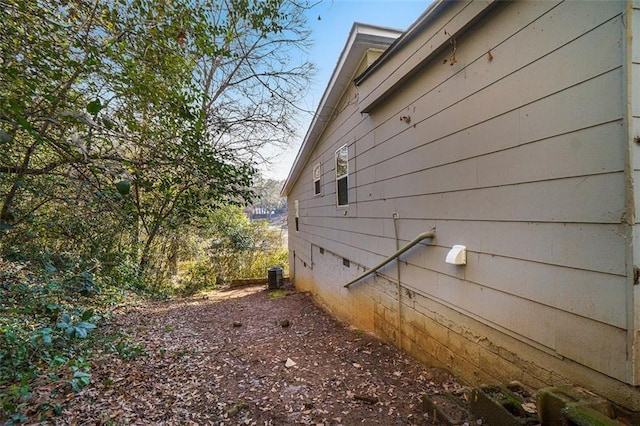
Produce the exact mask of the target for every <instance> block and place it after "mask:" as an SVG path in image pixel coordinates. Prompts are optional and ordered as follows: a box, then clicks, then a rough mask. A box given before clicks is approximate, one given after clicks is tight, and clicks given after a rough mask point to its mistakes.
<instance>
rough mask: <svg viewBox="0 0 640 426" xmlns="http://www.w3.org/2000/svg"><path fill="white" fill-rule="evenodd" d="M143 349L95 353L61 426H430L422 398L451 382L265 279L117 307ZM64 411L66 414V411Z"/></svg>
mask: <svg viewBox="0 0 640 426" xmlns="http://www.w3.org/2000/svg"><path fill="white" fill-rule="evenodd" d="M112 326H113V327H118V328H120V329H121V330H122V331H124V332H126V333H128V335H129V336H130V338H131V340H132V343H133V344H134V345H135V344H141V345H143V346H144V350H145V352H146V355H144V356H138V357H135V358H134V359H130V360H124V359H122V358H120V357H117V356H115V355H104V356H102V357H97V358H96V359H94V361H93V364H94V365H93V367H92V378H91V384H90V385H89V386H88V387H87V388H85V389H84V390H83V391H82V392H81V393H79V394H70V395H69V396H68V401H67V403H66V404H65V407H66V408H65V412H64V415H63V416H60V417H58V418H57V419H58V420H56V421H57V422H61V423H64V424H215V425H223V424H224V425H236V424H246V425H293V424H311V425H340V424H342V425H356V424H358V425H359V424H365V425H371V424H381V425H387V426H392V425H418V424H419V425H431V424H438V423H434V420H433V418H430V417H429V416H428V414H426V413H424V411H423V409H422V406H421V402H420V397H421V395H422V394H424V393H438V392H444V391H451V390H458V389H461V386H460V385H459V384H458V383H456V381H455V379H454V378H453V377H451V376H449V375H448V374H446V373H444V372H442V371H441V370H438V369H432V368H426V367H425V366H424V365H422V364H420V363H418V362H417V361H415V360H413V359H412V358H409V357H407V356H406V355H404V354H402V353H400V352H399V351H397V350H396V349H395V348H393V347H392V346H389V345H387V344H385V343H382V342H380V341H379V340H377V339H375V338H374V337H372V336H370V335H368V334H365V333H361V332H358V331H355V330H352V329H350V328H348V327H347V326H345V325H344V324H341V323H339V322H337V321H336V320H335V319H333V318H332V317H331V316H329V315H327V314H326V313H325V312H324V311H323V310H322V309H321V308H319V307H318V306H316V305H315V304H314V303H313V300H312V297H311V296H310V295H308V294H304V293H296V292H293V291H287V292H283V291H282V290H278V291H277V292H275V293H274V292H269V291H267V290H266V289H265V288H264V287H263V286H259V287H248V288H242V289H237V290H229V291H219V292H212V293H209V294H207V295H205V296H202V295H199V296H196V297H193V298H189V299H182V300H177V301H169V302H162V303H156V304H153V305H149V306H144V307H140V308H137V309H133V310H130V311H129V312H127V313H123V314H121V315H117V316H116V319H115V321H114V323H113V324H112ZM62 419H64V420H62Z"/></svg>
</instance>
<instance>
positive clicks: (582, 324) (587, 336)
mask: <svg viewBox="0 0 640 426" xmlns="http://www.w3.org/2000/svg"><path fill="white" fill-rule="evenodd" d="M620 309H621V310H622V309H623V308H622V307H621V308H620ZM556 327H557V329H558V331H557V336H556V350H557V352H558V353H559V354H561V355H563V356H566V357H567V358H569V359H572V360H574V361H576V362H578V363H580V364H583V365H586V366H588V367H591V368H593V369H595V370H597V371H601V372H603V373H605V374H607V375H609V376H611V377H614V378H616V379H619V380H623V381H625V380H626V366H627V359H626V353H627V351H626V346H627V333H626V332H625V331H624V330H621V329H618V328H614V327H610V326H608V325H606V324H602V323H598V322H595V321H591V320H589V319H588V318H583V317H578V316H573V315H558V316H557V325H556Z"/></svg>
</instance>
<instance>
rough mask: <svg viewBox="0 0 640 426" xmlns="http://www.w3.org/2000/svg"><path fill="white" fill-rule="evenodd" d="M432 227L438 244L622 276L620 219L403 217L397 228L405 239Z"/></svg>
mask: <svg viewBox="0 0 640 426" xmlns="http://www.w3.org/2000/svg"><path fill="white" fill-rule="evenodd" d="M381 220H382V219H381ZM432 227H435V228H436V238H435V239H434V242H433V243H434V244H437V245H438V246H443V247H452V246H453V245H455V244H462V245H466V246H467V247H469V249H470V250H473V251H474V252H478V253H485V254H490V255H497V256H505V257H511V258H514V259H522V260H531V261H534V262H539V263H546V264H550V265H557V266H565V267H570V268H576V269H583V270H589V271H595V272H603V273H608V274H615V275H620V276H624V275H626V261H625V256H626V251H625V246H626V240H625V235H624V227H623V226H622V225H620V224H610V225H601V224H573V223H535V222H490V221H488V222H477V221H447V220H439V221H422V220H402V219H401V221H400V223H399V226H398V228H399V229H398V230H399V234H400V238H401V239H402V241H403V243H404V242H406V241H410V240H411V239H412V238H413V237H414V236H415V235H417V234H418V233H420V232H423V231H425V230H429V229H431V228H432ZM391 232H393V230H391ZM386 236H387V237H389V238H392V237H393V235H392V234H391V235H388V234H387V235H386Z"/></svg>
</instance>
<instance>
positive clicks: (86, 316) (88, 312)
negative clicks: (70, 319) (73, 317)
mask: <svg viewBox="0 0 640 426" xmlns="http://www.w3.org/2000/svg"><path fill="white" fill-rule="evenodd" d="M91 318H93V309H87V310H86V311H84V312H83V313H82V317H80V319H81V320H82V321H88V320H90V319H91ZM91 325H93V324H91Z"/></svg>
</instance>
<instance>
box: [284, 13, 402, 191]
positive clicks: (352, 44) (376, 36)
mask: <svg viewBox="0 0 640 426" xmlns="http://www.w3.org/2000/svg"><path fill="white" fill-rule="evenodd" d="M402 34H403V31H402V30H399V29H395V28H389V27H382V26H377V25H371V24H363V23H360V22H354V24H353V25H352V27H351V30H350V31H349V36H348V38H347V41H346V43H345V45H344V47H343V48H342V52H341V53H340V56H339V57H338V61H337V62H336V66H335V67H334V69H333V72H332V74H331V78H330V79H329V83H328V85H327V87H326V88H325V90H324V93H323V95H322V98H321V100H320V102H319V104H318V108H317V109H316V112H315V114H314V116H313V119H312V121H311V124H310V125H309V128H308V129H307V133H306V135H305V137H304V139H303V141H302V144H301V145H300V148H299V150H298V154H297V155H296V159H295V160H294V162H293V165H292V167H291V170H290V171H289V175H288V176H287V179H286V180H285V183H284V185H283V187H282V190H281V191H280V194H281V195H283V196H286V195H288V193H289V192H290V190H291V188H292V186H293V184H294V183H295V181H296V180H297V179H298V177H299V176H300V173H301V172H302V169H303V168H304V166H305V164H306V162H307V157H308V155H309V153H310V152H311V150H312V149H313V148H314V147H315V144H316V142H317V140H318V138H319V137H320V135H322V132H323V131H324V129H325V127H326V125H327V124H328V123H329V121H330V119H331V118H332V116H333V112H334V111H333V110H334V105H335V103H336V102H337V101H338V100H339V99H340V96H342V94H343V93H344V89H345V88H346V86H347V85H348V84H350V83H351V82H352V81H353V74H354V73H355V71H356V69H357V66H358V65H359V64H360V61H361V59H362V53H363V52H364V51H366V49H370V48H375V47H378V48H380V47H383V48H385V49H386V48H388V46H390V45H392V44H393V42H394V41H395V40H396V39H397V38H398V37H400V36H401V35H402ZM359 45H362V46H361V47H362V49H364V50H361V49H357V47H358V46H359ZM358 52H360V55H358V57H357V58H356V57H354V55H356V54H357V53H358ZM383 55H384V53H383Z"/></svg>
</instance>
